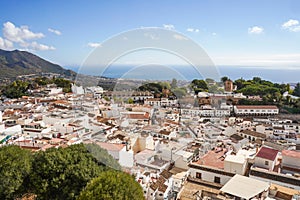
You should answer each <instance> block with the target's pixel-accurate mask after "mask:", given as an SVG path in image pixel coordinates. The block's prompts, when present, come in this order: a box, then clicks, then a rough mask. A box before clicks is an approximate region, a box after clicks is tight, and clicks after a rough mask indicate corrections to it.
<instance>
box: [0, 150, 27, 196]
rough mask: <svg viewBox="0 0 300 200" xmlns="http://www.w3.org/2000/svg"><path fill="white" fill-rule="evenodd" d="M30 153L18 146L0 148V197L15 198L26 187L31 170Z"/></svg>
mask: <svg viewBox="0 0 300 200" xmlns="http://www.w3.org/2000/svg"><path fill="white" fill-rule="evenodd" d="M32 160H33V157H32V154H31V152H30V151H27V150H23V149H21V148H19V147H18V146H4V147H1V148H0V163H1V164H0V199H15V198H16V197H19V196H21V194H22V193H23V192H24V190H25V188H26V180H27V178H28V176H29V174H30V172H31V165H32Z"/></svg>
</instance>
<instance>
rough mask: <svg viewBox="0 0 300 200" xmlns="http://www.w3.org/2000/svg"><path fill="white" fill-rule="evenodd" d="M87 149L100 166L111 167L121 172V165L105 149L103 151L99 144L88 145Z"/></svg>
mask: <svg viewBox="0 0 300 200" xmlns="http://www.w3.org/2000/svg"><path fill="white" fill-rule="evenodd" d="M85 148H86V149H87V150H88V151H89V152H90V153H91V155H92V156H93V157H94V158H95V159H96V160H97V161H98V164H100V165H104V166H106V167H110V168H112V169H117V170H121V166H120V165H119V163H118V162H117V161H116V160H115V159H114V158H113V157H112V156H111V155H109V154H108V153H107V151H106V150H105V149H102V148H101V147H100V146H99V145H97V144H86V145H85Z"/></svg>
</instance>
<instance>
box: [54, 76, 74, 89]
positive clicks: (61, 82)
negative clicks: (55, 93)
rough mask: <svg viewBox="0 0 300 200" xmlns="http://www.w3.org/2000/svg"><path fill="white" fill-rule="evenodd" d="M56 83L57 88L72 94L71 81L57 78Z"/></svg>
mask: <svg viewBox="0 0 300 200" xmlns="http://www.w3.org/2000/svg"><path fill="white" fill-rule="evenodd" d="M54 83H55V84H56V85H57V87H61V88H63V92H71V91H72V90H71V83H72V82H71V81H70V80H66V79H63V78H56V79H54Z"/></svg>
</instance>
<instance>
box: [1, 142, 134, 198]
mask: <svg viewBox="0 0 300 200" xmlns="http://www.w3.org/2000/svg"><path fill="white" fill-rule="evenodd" d="M0 162H1V165H0V173H1V176H0V183H1V184H0V199H16V198H20V197H22V196H23V195H26V194H34V196H36V197H37V199H66V200H67V199H76V198H77V197H78V195H79V194H80V192H81V191H82V190H83V189H84V188H85V187H86V185H87V183H88V182H89V181H91V180H92V179H94V178H96V177H98V176H100V175H101V176H102V177H105V175H103V174H102V173H103V172H104V171H107V170H120V169H121V167H120V165H119V164H118V163H117V161H116V160H114V158H113V157H112V156H110V155H109V154H108V153H107V151H106V150H104V149H102V148H100V147H99V146H98V145H96V144H87V145H84V144H78V145H72V146H69V147H66V148H58V149H57V148H50V149H47V150H46V151H39V152H35V153H32V152H30V151H28V150H24V149H21V148H20V147H18V146H4V147H1V148H0ZM120 180H123V179H122V178H120ZM124 180H126V179H124ZM125 182H126V181H125ZM133 182H134V180H133ZM133 182H128V181H127V182H126V184H127V185H133V187H135V183H133ZM118 184H120V186H121V187H122V184H123V183H121V182H118V183H116V185H114V186H115V187H116V188H118V187H119V186H118ZM137 184H138V183H137ZM103 190H104V193H105V192H106V190H105V189H103ZM98 192H100V193H101V192H102V191H98ZM118 192H123V191H119V190H116V192H115V193H116V194H115V195H121V196H122V195H124V193H122V194H117V193H118ZM130 197H131V196H129V197H128V199H130Z"/></svg>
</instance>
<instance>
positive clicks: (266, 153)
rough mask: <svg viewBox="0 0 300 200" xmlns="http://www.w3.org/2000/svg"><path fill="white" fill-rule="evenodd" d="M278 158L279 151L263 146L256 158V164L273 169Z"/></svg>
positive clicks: (256, 165)
mask: <svg viewBox="0 0 300 200" xmlns="http://www.w3.org/2000/svg"><path fill="white" fill-rule="evenodd" d="M277 160H278V151H277V150H275V149H272V148H268V147H261V148H260V150H259V151H258V152H257V154H256V156H255V158H254V166H255V167H260V168H264V169H268V170H269V171H273V170H274V167H275V165H276V164H277Z"/></svg>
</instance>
